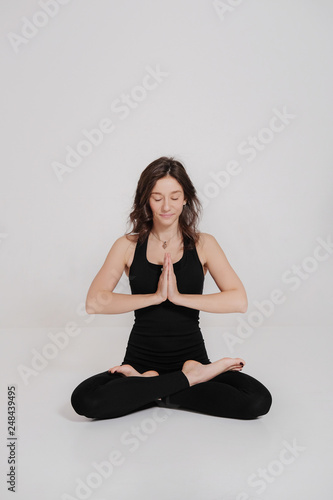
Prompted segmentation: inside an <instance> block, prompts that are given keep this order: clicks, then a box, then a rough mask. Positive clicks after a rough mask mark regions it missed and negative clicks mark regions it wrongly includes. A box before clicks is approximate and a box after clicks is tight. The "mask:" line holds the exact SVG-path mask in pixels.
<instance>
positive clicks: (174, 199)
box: [155, 198, 179, 201]
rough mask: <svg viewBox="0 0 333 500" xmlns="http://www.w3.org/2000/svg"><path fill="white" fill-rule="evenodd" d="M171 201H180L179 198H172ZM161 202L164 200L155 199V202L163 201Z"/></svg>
mask: <svg viewBox="0 0 333 500" xmlns="http://www.w3.org/2000/svg"><path fill="white" fill-rule="evenodd" d="M171 199H172V200H173V201H177V200H179V198H171ZM161 200H162V198H160V199H159V200H156V198H155V201H161Z"/></svg>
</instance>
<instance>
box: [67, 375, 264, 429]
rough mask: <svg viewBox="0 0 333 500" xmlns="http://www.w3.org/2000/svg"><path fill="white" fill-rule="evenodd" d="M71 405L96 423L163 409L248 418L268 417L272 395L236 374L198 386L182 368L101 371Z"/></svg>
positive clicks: (81, 387) (78, 391)
mask: <svg viewBox="0 0 333 500" xmlns="http://www.w3.org/2000/svg"><path fill="white" fill-rule="evenodd" d="M71 403H72V406H73V408H74V410H75V411H76V413H78V414H79V415H84V416H86V417H88V418H96V419H105V418H115V417H121V416H123V415H128V414H129V413H133V412H135V411H137V410H142V409H146V408H151V407H153V406H162V407H164V408H176V409H180V410H189V411H193V412H199V413H205V414H207V415H214V416H217V417H228V418H238V419H247V420H248V419H253V418H256V417H258V416H260V415H265V414H266V413H267V412H268V411H269V409H270V406H271V403H272V397H271V394H270V392H269V391H268V390H267V389H266V387H265V386H264V385H262V384H261V383H260V382H258V380H256V379H254V378H253V377H251V376H250V375H247V374H245V373H241V372H237V371H227V372H224V373H221V374H220V375H217V376H216V377H214V378H213V379H211V380H209V381H208V382H202V383H200V384H196V385H193V386H190V385H189V382H188V379H187V377H186V376H185V374H184V373H183V372H182V371H181V370H179V371H174V372H170V373H166V374H163V375H159V376H155V377H126V376H125V375H123V374H120V373H110V372H102V373H99V374H97V375H93V376H92V377H90V378H88V379H87V380H84V381H83V382H82V383H81V384H80V385H78V387H77V388H76V389H75V390H74V392H73V394H72V397H71Z"/></svg>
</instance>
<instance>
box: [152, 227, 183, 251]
mask: <svg viewBox="0 0 333 500" xmlns="http://www.w3.org/2000/svg"><path fill="white" fill-rule="evenodd" d="M151 233H152V234H153V235H154V236H155V238H157V239H158V240H159V241H161V242H163V245H162V247H163V248H164V249H166V247H167V246H168V243H169V241H170V240H172V238H174V237H175V236H176V234H177V233H176V234H174V235H173V236H171V238H170V239H169V240H161V239H160V238H159V237H158V236H156V234H155V233H153V231H151Z"/></svg>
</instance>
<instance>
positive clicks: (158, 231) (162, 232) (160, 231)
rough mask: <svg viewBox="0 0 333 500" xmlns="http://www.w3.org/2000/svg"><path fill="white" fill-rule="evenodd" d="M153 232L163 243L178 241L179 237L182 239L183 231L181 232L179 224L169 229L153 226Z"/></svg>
mask: <svg viewBox="0 0 333 500" xmlns="http://www.w3.org/2000/svg"><path fill="white" fill-rule="evenodd" d="M151 231H152V232H153V233H154V234H155V235H156V236H157V237H158V238H159V239H160V240H162V241H169V240H170V239H171V238H172V240H176V239H177V237H181V231H180V230H179V227H178V224H177V225H176V224H175V225H174V226H170V227H168V228H167V229H165V228H161V227H157V226H155V225H154V226H153V227H152V229H151Z"/></svg>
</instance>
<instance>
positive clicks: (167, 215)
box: [161, 214, 173, 219]
mask: <svg viewBox="0 0 333 500" xmlns="http://www.w3.org/2000/svg"><path fill="white" fill-rule="evenodd" d="M172 216H173V214H161V217H163V218H164V219H170V217H172Z"/></svg>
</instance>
